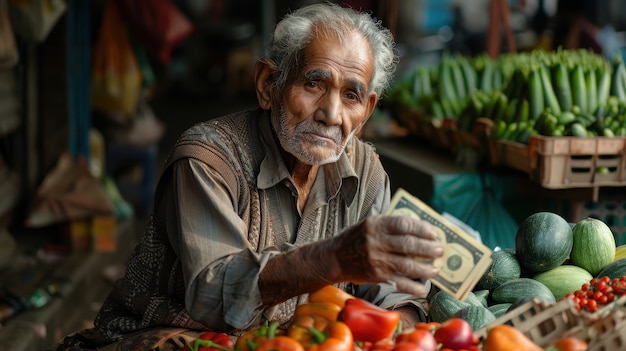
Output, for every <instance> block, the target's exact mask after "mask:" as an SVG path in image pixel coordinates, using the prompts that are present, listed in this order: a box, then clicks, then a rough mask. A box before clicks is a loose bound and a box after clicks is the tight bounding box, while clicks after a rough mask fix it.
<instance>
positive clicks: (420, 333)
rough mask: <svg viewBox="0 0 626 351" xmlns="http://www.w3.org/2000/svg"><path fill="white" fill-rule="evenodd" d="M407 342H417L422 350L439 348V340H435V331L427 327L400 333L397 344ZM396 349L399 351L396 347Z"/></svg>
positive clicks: (430, 350)
mask: <svg viewBox="0 0 626 351" xmlns="http://www.w3.org/2000/svg"><path fill="white" fill-rule="evenodd" d="M405 342H409V343H412V344H416V345H417V346H419V348H420V350H423V351H436V350H437V340H435V336H434V335H433V333H431V332H430V331H428V330H425V329H413V330H410V331H405V332H403V333H400V334H398V336H396V344H401V343H405ZM394 350H395V351H398V350H396V349H395V348H394Z"/></svg>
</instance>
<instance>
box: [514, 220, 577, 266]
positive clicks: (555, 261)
mask: <svg viewBox="0 0 626 351" xmlns="http://www.w3.org/2000/svg"><path fill="white" fill-rule="evenodd" d="M572 245H573V232H572V227H571V226H570V224H569V223H568V222H567V221H566V220H565V219H564V218H563V217H561V216H560V215H558V214H556V213H553V212H537V213H534V214H532V215H530V216H528V217H527V218H526V219H525V220H524V221H523V222H522V223H521V224H520V226H519V228H518V229H517V233H516V234H515V255H516V257H517V260H518V261H519V264H520V267H521V268H522V270H524V271H526V272H528V273H529V274H530V275H534V274H536V273H541V272H545V271H548V270H550V269H552V268H555V267H558V266H560V265H561V264H563V262H565V260H567V258H568V257H569V255H570V252H571V250H572Z"/></svg>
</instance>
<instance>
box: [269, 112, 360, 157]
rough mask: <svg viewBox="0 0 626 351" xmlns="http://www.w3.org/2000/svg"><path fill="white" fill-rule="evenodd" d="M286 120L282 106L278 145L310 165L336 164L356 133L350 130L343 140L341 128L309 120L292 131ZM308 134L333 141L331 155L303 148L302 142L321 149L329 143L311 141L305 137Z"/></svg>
mask: <svg viewBox="0 0 626 351" xmlns="http://www.w3.org/2000/svg"><path fill="white" fill-rule="evenodd" d="M287 120H288V119H287V112H286V111H285V109H284V106H281V107H280V110H279V111H278V124H279V126H278V127H279V130H278V140H279V141H280V145H281V146H282V147H283V149H285V151H287V152H288V153H290V154H292V155H293V156H294V157H296V158H297V159H298V160H299V161H300V162H303V163H306V164H310V165H324V164H327V163H332V162H336V161H337V160H338V159H339V157H340V156H341V154H342V153H343V151H344V149H345V148H346V145H347V144H348V141H350V139H352V137H353V136H354V134H355V133H356V130H352V131H351V132H350V134H349V135H348V136H347V137H346V138H345V139H343V138H342V131H341V127H339V126H333V127H326V126H324V125H323V124H322V123H318V122H315V121H313V120H310V119H307V120H304V121H302V122H300V123H299V124H297V125H296V126H295V128H294V129H293V130H290V129H289V126H288V123H287V122H288V121H287ZM309 133H313V134H316V135H322V136H324V137H326V138H329V139H331V140H333V142H334V144H335V145H337V147H336V148H335V150H334V151H333V153H332V154H330V155H328V156H325V155H320V154H316V153H315V152H312V151H311V150H308V149H307V148H306V147H304V145H305V144H304V143H303V142H302V141H303V140H308V141H309V142H311V143H316V144H317V145H319V146H321V147H325V146H326V145H325V144H328V143H329V142H328V141H326V142H324V141H319V140H312V139H311V138H309V137H307V134H309Z"/></svg>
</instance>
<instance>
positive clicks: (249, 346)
mask: <svg viewBox="0 0 626 351" xmlns="http://www.w3.org/2000/svg"><path fill="white" fill-rule="evenodd" d="M279 325H280V323H278V321H272V322H267V323H264V324H262V325H260V326H259V327H257V328H254V329H252V330H250V331H248V332H246V333H244V334H243V335H241V336H240V337H239V338H237V342H236V343H235V348H236V349H237V350H238V351H255V350H256V349H257V348H258V346H259V345H261V344H262V343H263V342H265V341H266V340H268V339H273V338H275V337H278V336H282V335H284V334H285V332H284V331H283V330H280V329H278V327H279Z"/></svg>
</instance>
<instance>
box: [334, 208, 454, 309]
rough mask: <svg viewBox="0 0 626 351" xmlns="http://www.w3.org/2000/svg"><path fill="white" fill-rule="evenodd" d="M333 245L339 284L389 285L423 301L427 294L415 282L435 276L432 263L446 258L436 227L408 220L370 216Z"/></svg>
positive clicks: (335, 239) (422, 286)
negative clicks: (439, 258)
mask: <svg viewBox="0 0 626 351" xmlns="http://www.w3.org/2000/svg"><path fill="white" fill-rule="evenodd" d="M332 241H333V244H332V245H333V252H332V254H331V253H329V257H328V258H329V259H330V260H332V259H334V260H336V267H337V268H338V269H339V270H340V271H339V272H337V274H338V275H339V279H338V280H342V281H351V282H354V283H365V282H370V283H379V282H387V283H390V284H395V285H396V287H397V289H398V290H400V291H404V292H406V293H410V294H413V295H416V296H420V297H424V296H426V294H427V293H428V291H427V290H426V288H425V286H424V285H423V284H421V283H419V282H417V281H416V280H418V279H429V278H432V277H434V276H436V275H437V274H438V273H439V269H438V268H437V267H435V266H433V265H432V260H433V259H435V258H438V257H441V256H442V255H443V247H442V246H441V244H440V243H439V242H438V241H437V234H436V232H435V229H434V227H433V226H432V225H431V224H430V223H428V222H426V221H421V220H419V219H415V218H411V217H408V216H407V217H403V216H384V215H377V216H370V217H368V218H366V219H365V220H364V221H362V222H361V223H359V224H356V225H354V226H352V227H350V228H348V229H346V230H345V231H344V232H343V233H341V234H340V235H339V236H337V237H335V238H334V239H333V240H332ZM333 255H334V257H333Z"/></svg>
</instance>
